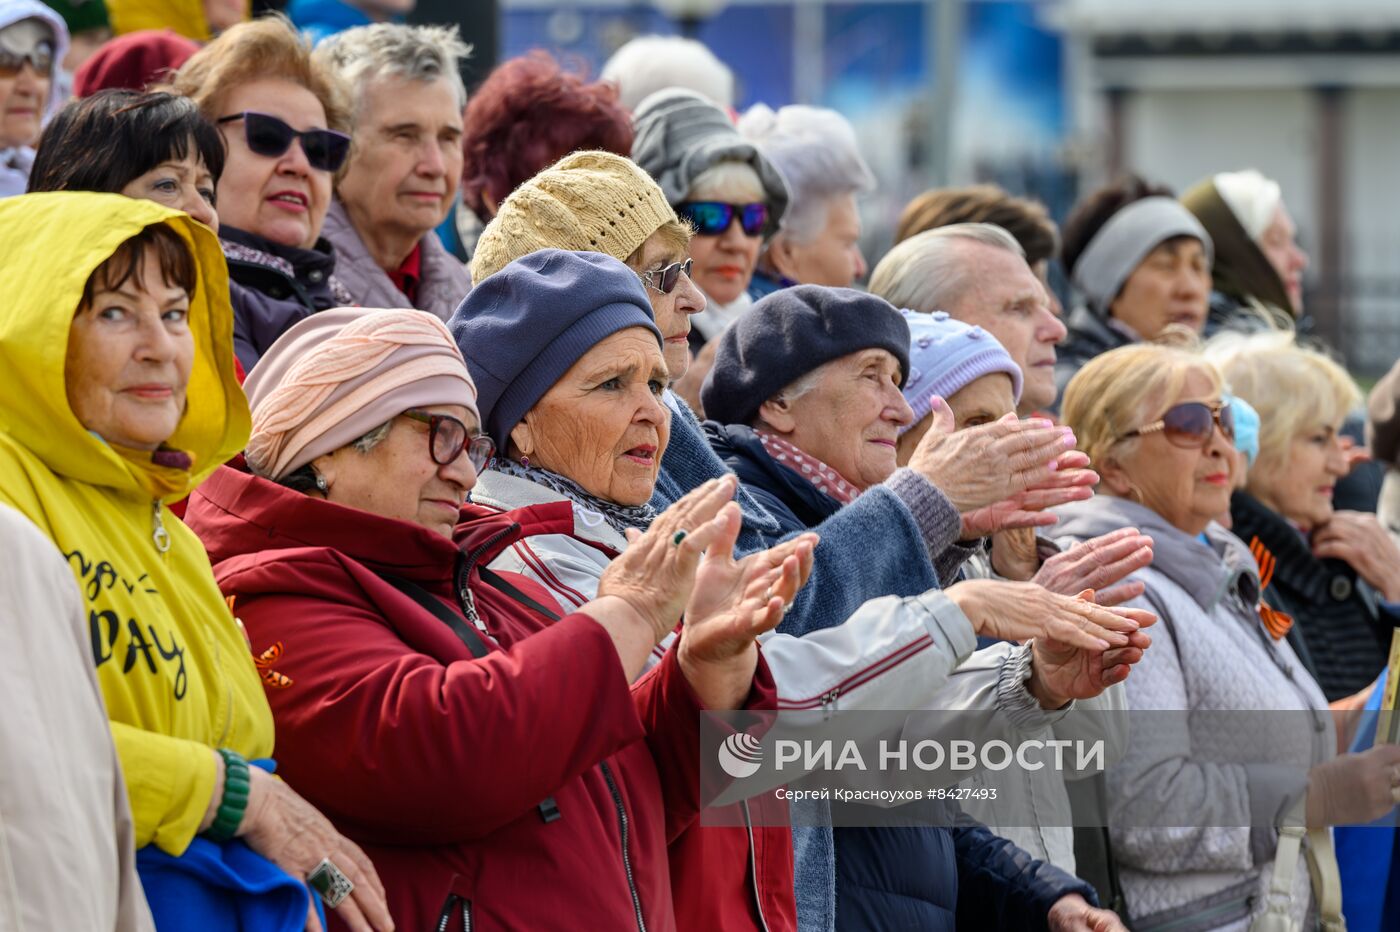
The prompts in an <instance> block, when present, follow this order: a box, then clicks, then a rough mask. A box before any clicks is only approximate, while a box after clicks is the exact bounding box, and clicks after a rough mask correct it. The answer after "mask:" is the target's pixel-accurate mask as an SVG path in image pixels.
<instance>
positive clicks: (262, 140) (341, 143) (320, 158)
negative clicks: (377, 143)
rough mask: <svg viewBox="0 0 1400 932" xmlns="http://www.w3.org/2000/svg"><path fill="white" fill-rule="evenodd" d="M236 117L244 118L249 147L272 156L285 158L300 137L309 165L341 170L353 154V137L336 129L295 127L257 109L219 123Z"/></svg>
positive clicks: (325, 170) (244, 130)
mask: <svg viewBox="0 0 1400 932" xmlns="http://www.w3.org/2000/svg"><path fill="white" fill-rule="evenodd" d="M235 120H242V121H243V138H244V140H245V141H246V142H247V143H248V148H249V149H251V150H252V151H253V152H256V153H257V154H258V155H262V156H266V157H267V158H270V159H276V158H281V157H282V156H283V155H285V154H286V152H287V150H288V149H290V148H291V147H292V142H293V141H294V140H298V139H299V140H301V151H302V152H305V153H306V162H307V164H308V165H310V166H311V167H312V168H315V169H318V170H320V171H323V172H336V171H339V170H340V166H342V165H344V164H345V157H346V156H347V155H349V154H350V137H349V136H347V135H345V134H344V133H339V132H336V131H335V130H333V129H306V130H300V129H292V127H290V126H288V125H287V123H286V121H284V120H279V119H278V118H277V117H275V116H272V115H271V114H268V113H258V112H257V111H256V110H244V111H243V112H242V113H231V114H229V115H228V116H224V117H219V119H218V121H217V122H219V123H232V122H234V121H235Z"/></svg>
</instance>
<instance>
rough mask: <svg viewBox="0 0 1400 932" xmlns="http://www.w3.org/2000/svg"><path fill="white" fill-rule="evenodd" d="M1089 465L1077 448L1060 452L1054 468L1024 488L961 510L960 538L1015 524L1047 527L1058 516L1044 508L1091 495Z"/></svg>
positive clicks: (1094, 479) (1092, 479)
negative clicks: (977, 506)
mask: <svg viewBox="0 0 1400 932" xmlns="http://www.w3.org/2000/svg"><path fill="white" fill-rule="evenodd" d="M1088 466H1089V457H1088V456H1087V455H1085V454H1083V453H1080V452H1079V451H1078V450H1070V451H1069V452H1067V453H1061V454H1060V455H1059V456H1058V457H1057V458H1056V459H1055V471H1054V472H1052V473H1047V474H1046V475H1045V476H1044V478H1042V479H1039V480H1036V481H1035V482H1034V483H1033V484H1032V485H1031V487H1030V488H1028V489H1026V490H1025V491H1024V492H1017V493H1016V494H1015V495H1012V496H1011V497H1010V498H1007V499H1003V500H1002V501H999V502H996V503H994V504H992V505H989V506H988V507H986V508H978V509H976V510H974V511H970V512H964V513H963V515H962V534H961V537H962V539H963V540H970V539H972V538H974V537H985V536H987V535H988V534H994V533H996V532H998V531H1005V530H1012V529H1016V528H1038V527H1049V526H1050V525H1052V524H1054V523H1055V522H1056V521H1058V520H1059V519H1058V518H1057V517H1055V516H1054V515H1053V514H1050V513H1049V512H1048V510H1047V509H1050V508H1054V507H1055V506H1057V505H1064V504H1067V503H1069V502H1082V501H1085V500H1087V499H1090V498H1093V497H1094V486H1095V485H1097V484H1098V481H1099V474H1098V473H1096V472H1094V471H1093V470H1092V469H1089V468H1088Z"/></svg>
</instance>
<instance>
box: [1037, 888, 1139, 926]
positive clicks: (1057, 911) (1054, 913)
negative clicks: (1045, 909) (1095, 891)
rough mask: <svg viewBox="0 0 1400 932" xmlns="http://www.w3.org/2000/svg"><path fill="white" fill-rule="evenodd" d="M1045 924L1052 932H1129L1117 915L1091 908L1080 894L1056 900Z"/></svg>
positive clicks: (1111, 911) (1072, 894)
mask: <svg viewBox="0 0 1400 932" xmlns="http://www.w3.org/2000/svg"><path fill="white" fill-rule="evenodd" d="M1045 924H1046V925H1047V926H1048V927H1049V929H1050V932H1128V927H1127V926H1125V925H1123V920H1121V919H1119V918H1118V914H1117V913H1115V912H1114V911H1113V910H1111V909H1100V908H1098V907H1097V906H1090V905H1089V901H1088V900H1086V899H1084V897H1082V896H1080V895H1079V894H1078V893H1070V894H1066V895H1065V896H1062V897H1060V898H1059V899H1058V900H1056V901H1055V905H1053V906H1051V907H1050V912H1049V913H1047V914H1046V916H1045Z"/></svg>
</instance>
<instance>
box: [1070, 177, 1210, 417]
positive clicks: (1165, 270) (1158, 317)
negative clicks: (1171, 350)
mask: <svg viewBox="0 0 1400 932" xmlns="http://www.w3.org/2000/svg"><path fill="white" fill-rule="evenodd" d="M1212 249H1213V247H1212V244H1211V239H1210V234H1209V233H1207V232H1206V231H1205V228H1204V227H1202V226H1201V223H1200V221H1199V220H1197V219H1196V218H1195V216H1193V215H1192V213H1191V212H1190V211H1189V210H1187V209H1186V208H1185V207H1183V206H1181V203H1180V202H1179V201H1177V200H1176V199H1175V198H1174V197H1172V196H1171V192H1170V191H1169V190H1168V189H1166V188H1161V187H1158V186H1156V185H1150V184H1148V183H1147V182H1144V181H1143V180H1142V179H1140V178H1136V177H1132V176H1130V177H1128V178H1126V179H1123V180H1120V181H1116V182H1114V183H1112V184H1109V185H1106V186H1104V187H1103V188H1100V189H1099V190H1097V191H1094V192H1093V193H1091V194H1089V196H1088V197H1086V198H1084V200H1083V201H1081V202H1080V203H1079V205H1078V206H1076V207H1075V209H1074V211H1073V212H1072V213H1071V214H1070V216H1069V219H1068V220H1067V221H1065V253H1064V255H1065V267H1066V269H1067V270H1068V271H1069V273H1070V276H1071V278H1072V279H1073V281H1074V285H1075V287H1076V288H1078V289H1079V293H1080V294H1081V295H1082V296H1083V298H1084V303H1083V304H1081V305H1079V306H1077V307H1075V308H1074V310H1072V311H1071V312H1070V315H1069V321H1068V322H1067V325H1068V328H1069V335H1068V336H1067V337H1066V338H1065V340H1064V342H1063V343H1061V344H1060V345H1059V346H1058V347H1057V348H1056V354H1057V359H1056V361H1055V387H1056V389H1057V390H1058V392H1059V393H1060V394H1064V389H1065V386H1066V385H1068V384H1069V380H1070V379H1072V378H1073V377H1074V374H1075V373H1076V372H1078V371H1079V370H1080V368H1081V367H1082V366H1083V365H1084V364H1085V363H1086V362H1088V361H1089V360H1090V359H1093V358H1094V357H1095V356H1097V355H1099V354H1100V353H1105V352H1107V351H1108V350H1111V349H1116V348H1117V347H1120V346H1127V345H1128V344H1130V343H1136V342H1138V341H1140V340H1148V341H1151V340H1155V339H1157V337H1158V336H1160V335H1161V334H1162V332H1163V331H1164V330H1165V329H1166V328H1167V327H1169V326H1173V325H1175V326H1177V327H1184V328H1186V329H1187V330H1190V331H1191V332H1192V333H1200V332H1201V330H1202V329H1203V328H1204V327H1205V323H1206V310H1207V304H1208V302H1209V300H1210V265H1211V259H1212Z"/></svg>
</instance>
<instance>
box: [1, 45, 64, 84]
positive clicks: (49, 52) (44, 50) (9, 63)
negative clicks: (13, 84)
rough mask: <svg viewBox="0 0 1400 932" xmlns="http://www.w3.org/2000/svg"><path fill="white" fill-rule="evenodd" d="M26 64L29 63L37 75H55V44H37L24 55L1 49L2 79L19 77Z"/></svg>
mask: <svg viewBox="0 0 1400 932" xmlns="http://www.w3.org/2000/svg"><path fill="white" fill-rule="evenodd" d="M25 62H28V63H29V67H31V68H33V69H34V72H35V73H36V74H39V75H51V74H53V44H52V43H50V42H46V41H45V42H36V43H34V47H33V48H32V49H30V50H29V51H28V52H23V53H21V52H12V51H10V50H9V49H6V48H0V78H14V77H18V76H19V73H20V71H21V70H23V68H24V63H25Z"/></svg>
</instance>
